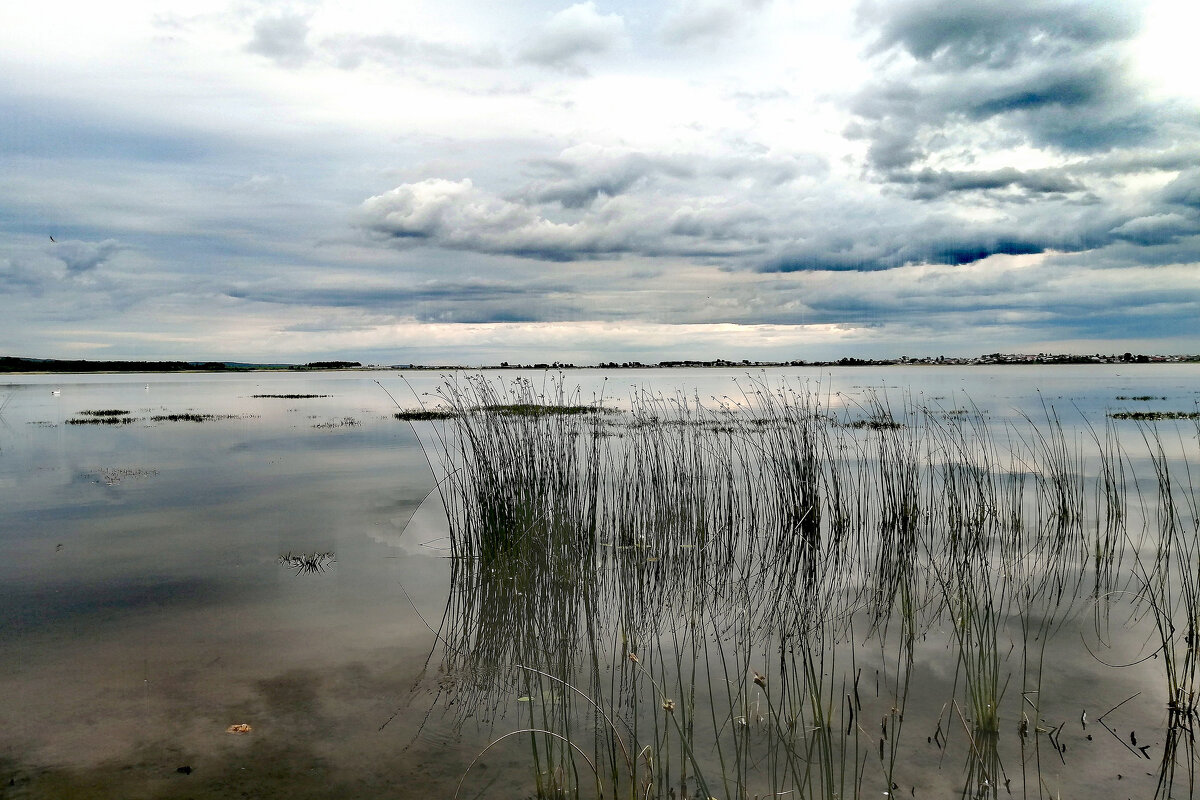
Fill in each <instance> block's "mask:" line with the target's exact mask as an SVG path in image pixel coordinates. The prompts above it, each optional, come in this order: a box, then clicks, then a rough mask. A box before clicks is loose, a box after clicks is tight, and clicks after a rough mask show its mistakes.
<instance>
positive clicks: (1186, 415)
mask: <svg viewBox="0 0 1200 800" xmlns="http://www.w3.org/2000/svg"><path fill="white" fill-rule="evenodd" d="M1109 416H1110V417H1112V418H1113V419H1134V420H1142V421H1149V422H1153V421H1155V420H1161V419H1200V411H1114V412H1112V413H1111V414H1109Z"/></svg>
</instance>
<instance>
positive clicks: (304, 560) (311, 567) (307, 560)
mask: <svg viewBox="0 0 1200 800" xmlns="http://www.w3.org/2000/svg"><path fill="white" fill-rule="evenodd" d="M336 561H337V558H336V557H335V555H334V553H333V552H331V551H326V552H321V553H291V552H289V553H286V554H284V555H282V556H280V557H279V563H280V564H281V565H282V566H285V567H287V568H288V569H291V570H293V571H294V572H295V573H296V574H297V575H303V574H315V573H321V572H325V571H326V570H327V569H329V567H330V565H331V564H334V563H336Z"/></svg>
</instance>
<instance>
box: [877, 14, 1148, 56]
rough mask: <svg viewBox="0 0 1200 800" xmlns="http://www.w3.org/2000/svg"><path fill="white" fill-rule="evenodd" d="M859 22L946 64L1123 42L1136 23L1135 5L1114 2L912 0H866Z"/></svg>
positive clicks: (883, 45)
mask: <svg viewBox="0 0 1200 800" xmlns="http://www.w3.org/2000/svg"><path fill="white" fill-rule="evenodd" d="M859 17H860V21H862V22H863V23H865V24H867V25H869V26H871V27H874V28H876V29H877V30H878V36H877V38H876V39H875V42H874V44H873V45H872V47H871V51H872V52H873V53H876V54H878V53H882V52H885V51H887V50H889V49H891V48H893V47H898V48H902V49H904V50H905V51H907V52H908V53H909V54H910V55H911V56H912V57H913V58H916V59H917V60H919V61H926V62H935V63H937V64H939V65H941V66H942V67H943V68H946V69H953V68H960V67H971V66H979V65H985V66H988V67H992V68H1005V67H1011V66H1013V65H1014V64H1016V63H1017V62H1019V61H1022V60H1024V59H1027V58H1029V57H1030V56H1036V57H1038V58H1062V57H1064V56H1071V55H1073V54H1075V53H1078V52H1080V51H1082V50H1086V49H1088V48H1090V47H1092V46H1094V45H1097V44H1103V43H1106V42H1113V41H1121V40H1124V39H1128V38H1129V37H1131V36H1133V35H1134V34H1135V33H1136V32H1137V30H1138V21H1137V18H1136V17H1135V16H1134V15H1133V14H1132V13H1131V11H1130V9H1128V8H1127V7H1123V6H1121V5H1119V4H1117V3H1112V2H1107V3H1105V2H1094V0H1087V2H1082V1H1080V0H1076V2H1045V1H1044V0H1037V1H1036V2H1034V1H1033V0H1008V1H1007V2H1004V3H994V2H980V0H973V1H972V0H966V1H964V0H910V1H909V2H894V1H890V2H886V3H884V2H878V0H876V1H874V2H867V3H864V4H863V5H862V6H861V8H860V10H859Z"/></svg>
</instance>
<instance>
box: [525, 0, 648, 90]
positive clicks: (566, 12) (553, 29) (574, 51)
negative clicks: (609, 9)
mask: <svg viewBox="0 0 1200 800" xmlns="http://www.w3.org/2000/svg"><path fill="white" fill-rule="evenodd" d="M624 40H625V20H624V18H623V17H621V15H620V14H601V13H600V12H599V11H597V10H596V5H595V3H593V2H591V0H587V2H584V3H576V4H575V5H573V6H569V7H567V8H564V9H563V10H562V11H559V12H558V13H556V14H555V15H554V16H552V17H551V18H550V19H549V20H548V21H547V22H546V23H545V25H543V26H542V28H541V30H539V31H538V32H537V33H536V34H535V35H534V36H533V37H532V38H530V39H529V41H527V42H526V43H525V46H524V47H522V48H521V51H520V59H521V60H522V61H526V62H529V63H533V64H540V65H541V66H544V67H552V68H554V69H561V70H566V71H576V72H577V71H580V70H581V69H582V66H581V65H580V63H579V60H580V58H581V57H583V56H588V55H596V54H600V53H605V52H607V51H609V50H612V49H614V48H616V47H617V46H618V45H620V44H621V43H622V42H623V41H624Z"/></svg>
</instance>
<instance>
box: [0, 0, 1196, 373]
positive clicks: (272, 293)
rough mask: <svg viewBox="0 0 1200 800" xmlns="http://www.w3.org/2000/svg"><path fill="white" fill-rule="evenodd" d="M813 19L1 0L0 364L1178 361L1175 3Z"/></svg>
mask: <svg viewBox="0 0 1200 800" xmlns="http://www.w3.org/2000/svg"><path fill="white" fill-rule="evenodd" d="M842 5H843V4H839V3H829V2H821V3H817V2H809V1H808V0H791V1H785V0H666V1H665V2H661V3H653V2H652V3H646V2H625V1H624V0H622V1H621V2H607V0H589V2H582V3H576V4H571V3H569V2H561V0H560V1H559V2H549V1H548V0H511V1H510V2H505V3H495V2H483V1H482V0H436V2H434V1H430V2H426V0H393V2H387V3H380V2H374V1H373V0H350V2H346V0H339V1H338V2H332V0H330V1H329V2H323V1H322V0H312V1H311V2H283V3H277V2H268V1H264V2H255V1H251V0H233V1H232V2H229V1H228V0H185V1H184V2H148V3H136V2H122V0H114V2H111V3H94V2H86V3H82V2H81V3H75V2H59V1H58V0H39V2H36V3H33V2H28V3H26V2H10V3H4V4H2V5H0V354H11V355H27V356H39V357H61V358H66V357H72V358H197V359H228V360H249V361H273V360H284V361H297V360H314V359H324V358H350V359H353V360H360V361H363V362H364V363H410V362H412V363H445V362H447V361H451V362H457V363H495V362H497V361H500V360H509V361H531V360H561V361H576V362H595V361H598V360H609V359H617V360H625V359H640V360H651V361H657V360H662V359H671V358H714V357H723V358H731V359H742V358H748V359H791V358H802V359H820V358H836V357H839V356H843V355H853V356H860V357H870V356H899V355H914V356H915V355H937V354H947V355H975V354H980V353H986V352H993V351H997V350H1000V351H1006V352H1027V351H1032V352H1038V351H1054V352H1067V351H1070V352H1088V353H1091V352H1104V353H1108V352H1114V351H1115V352H1124V351H1126V350H1133V351H1139V352H1164V353H1175V352H1200V334H1198V333H1197V331H1198V330H1200V325H1198V324H1197V320H1200V81H1197V80H1196V79H1195V76H1196V74H1197V73H1200V57H1198V56H1197V55H1196V45H1195V42H1194V35H1195V31H1196V30H1197V29H1198V28H1200V11H1197V10H1195V8H1196V5H1195V4H1194V3H1193V2H1190V1H1189V2H1177V1H1176V0H1171V2H1165V1H1164V2H1156V1H1155V0H1148V2H1144V3H1135V2H1121V3H1106V2H1098V1H1089V2H1080V1H1078V0H1072V1H1069V2H1064V1H1062V0H1048V1H1046V2H1034V1H1033V0H1006V1H1005V2H994V0H865V1H864V2H861V3H857V4H854V3H847V4H844V7H842ZM51 236H53V238H54V240H55V241H54V242H51V240H50V237H51Z"/></svg>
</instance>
